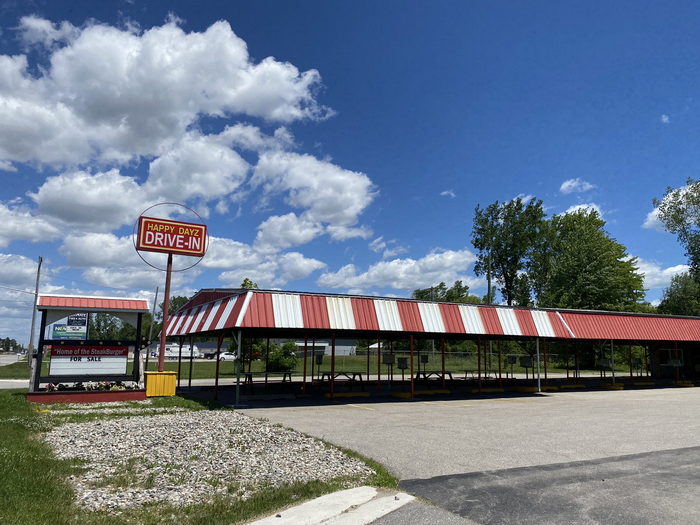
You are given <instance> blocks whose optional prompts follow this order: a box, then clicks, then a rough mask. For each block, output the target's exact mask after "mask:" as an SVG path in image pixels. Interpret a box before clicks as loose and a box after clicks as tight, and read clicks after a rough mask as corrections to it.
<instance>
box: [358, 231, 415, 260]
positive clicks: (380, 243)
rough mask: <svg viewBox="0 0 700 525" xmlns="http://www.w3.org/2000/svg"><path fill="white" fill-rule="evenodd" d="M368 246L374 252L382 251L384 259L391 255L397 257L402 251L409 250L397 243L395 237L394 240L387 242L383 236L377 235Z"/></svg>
mask: <svg viewBox="0 0 700 525" xmlns="http://www.w3.org/2000/svg"><path fill="white" fill-rule="evenodd" d="M390 245H391V246H390ZM368 246H369V249H370V250H372V251H373V252H377V253H379V252H381V253H382V259H389V258H391V257H395V256H397V255H400V254H402V253H406V252H407V251H408V250H407V249H406V248H404V247H403V246H399V245H397V244H396V240H395V239H392V240H390V241H388V242H387V241H385V240H384V237H383V236H382V237H377V238H376V239H374V240H373V241H372V242H371V243H369V245H368Z"/></svg>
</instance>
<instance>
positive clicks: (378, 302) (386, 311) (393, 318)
mask: <svg viewBox="0 0 700 525" xmlns="http://www.w3.org/2000/svg"><path fill="white" fill-rule="evenodd" d="M373 302H374V311H375V312H376V313H377V322H378V323H379V329H380V330H386V331H393V332H401V331H403V326H402V324H401V317H400V316H399V307H398V305H397V304H396V301H392V300H389V299H374V301H373Z"/></svg>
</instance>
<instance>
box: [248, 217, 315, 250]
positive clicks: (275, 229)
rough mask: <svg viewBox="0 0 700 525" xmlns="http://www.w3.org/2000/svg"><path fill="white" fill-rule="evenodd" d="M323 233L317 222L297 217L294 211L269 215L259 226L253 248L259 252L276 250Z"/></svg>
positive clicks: (304, 241) (296, 244)
mask: <svg viewBox="0 0 700 525" xmlns="http://www.w3.org/2000/svg"><path fill="white" fill-rule="evenodd" d="M321 233H323V228H321V226H320V225H319V224H318V223H315V222H311V221H309V220H306V219H303V218H300V217H297V216H296V215H295V214H294V213H288V214H287V215H282V216H273V217H269V218H268V219H267V220H266V221H264V222H263V223H262V224H260V226H258V234H257V236H256V238H255V248H256V249H257V250H259V251H261V252H264V253H269V252H278V251H281V250H285V249H287V248H290V247H292V246H299V245H301V244H306V243H307V242H309V241H311V240H313V239H314V238H316V237H317V236H318V235H320V234H321Z"/></svg>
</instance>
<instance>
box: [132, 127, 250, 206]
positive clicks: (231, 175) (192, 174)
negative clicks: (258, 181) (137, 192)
mask: <svg viewBox="0 0 700 525" xmlns="http://www.w3.org/2000/svg"><path fill="white" fill-rule="evenodd" d="M248 168H249V167H248V163H247V162H246V161H244V160H243V159H242V158H241V156H240V155H238V153H236V152H235V151H233V150H232V149H230V148H228V147H226V146H222V145H221V144H218V143H217V142H216V141H215V140H211V139H209V138H208V137H203V136H201V135H196V134H188V135H187V136H186V137H183V140H181V141H180V142H179V143H178V144H177V145H175V146H174V147H173V148H172V149H170V150H169V151H168V152H167V153H164V154H163V155H161V156H160V157H158V158H157V159H155V160H154V161H153V162H151V164H150V175H149V177H148V181H147V182H146V183H145V184H144V185H143V190H144V191H145V193H146V195H148V196H149V197H150V198H151V199H153V200H165V201H174V202H180V201H184V200H186V199H190V198H194V197H201V198H203V199H205V200H211V199H215V198H217V197H221V196H225V195H228V194H229V193H231V192H233V191H234V190H236V189H237V188H238V187H239V186H240V185H241V183H242V182H243V180H244V179H245V176H246V174H247V172H248Z"/></svg>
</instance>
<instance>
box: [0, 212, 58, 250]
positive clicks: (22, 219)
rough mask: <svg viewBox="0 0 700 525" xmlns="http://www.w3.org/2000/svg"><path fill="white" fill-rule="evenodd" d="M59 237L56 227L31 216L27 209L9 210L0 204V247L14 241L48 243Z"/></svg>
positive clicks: (42, 219) (40, 218)
mask: <svg viewBox="0 0 700 525" xmlns="http://www.w3.org/2000/svg"><path fill="white" fill-rule="evenodd" d="M59 235H60V231H59V229H58V228H57V227H56V226H54V225H53V224H51V223H50V222H49V221H47V220H46V219H44V218H42V217H37V216H34V215H32V214H31V212H29V211H28V210H27V209H24V208H21V207H16V208H9V207H7V206H5V205H4V204H0V247H5V246H7V245H8V244H10V242H12V241H16V240H24V241H31V242H41V241H49V240H52V239H55V238H57V237H58V236H59Z"/></svg>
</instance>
